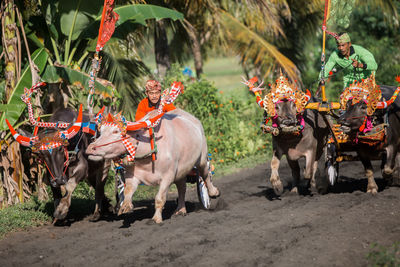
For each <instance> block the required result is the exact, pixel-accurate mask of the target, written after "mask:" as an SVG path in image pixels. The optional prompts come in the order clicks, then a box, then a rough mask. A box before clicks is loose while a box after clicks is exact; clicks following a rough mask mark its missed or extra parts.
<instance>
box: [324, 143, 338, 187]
mask: <svg viewBox="0 0 400 267" xmlns="http://www.w3.org/2000/svg"><path fill="white" fill-rule="evenodd" d="M325 160H326V161H325V174H326V177H327V178H328V180H329V184H330V185H331V186H333V185H334V184H335V183H336V181H337V179H338V177H339V163H338V162H337V161H336V147H335V145H334V144H328V145H327V146H326V148H325Z"/></svg>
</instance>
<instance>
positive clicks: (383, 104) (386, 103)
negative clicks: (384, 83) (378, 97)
mask: <svg viewBox="0 0 400 267" xmlns="http://www.w3.org/2000/svg"><path fill="white" fill-rule="evenodd" d="M399 92H400V86H399V87H397V89H396V91H394V93H393V96H392V97H391V98H390V99H389V100H387V101H380V102H378V104H377V105H376V108H377V109H384V108H387V107H388V106H390V105H391V104H392V103H393V102H394V100H396V97H397V95H398V94H399Z"/></svg>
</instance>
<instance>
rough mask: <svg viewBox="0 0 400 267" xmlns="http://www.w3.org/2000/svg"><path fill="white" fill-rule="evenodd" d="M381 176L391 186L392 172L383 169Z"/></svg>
mask: <svg viewBox="0 0 400 267" xmlns="http://www.w3.org/2000/svg"><path fill="white" fill-rule="evenodd" d="M382 178H383V179H384V180H385V181H386V183H387V185H388V186H392V185H393V172H390V173H389V172H387V171H386V170H384V171H383V172H382Z"/></svg>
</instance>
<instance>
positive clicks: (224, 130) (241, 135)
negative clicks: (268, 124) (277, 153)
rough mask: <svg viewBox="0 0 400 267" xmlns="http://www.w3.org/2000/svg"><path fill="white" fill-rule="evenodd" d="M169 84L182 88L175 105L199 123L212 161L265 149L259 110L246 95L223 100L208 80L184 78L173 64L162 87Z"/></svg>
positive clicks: (266, 141)
mask: <svg viewBox="0 0 400 267" xmlns="http://www.w3.org/2000/svg"><path fill="white" fill-rule="evenodd" d="M173 81H181V82H183V84H184V85H185V91H184V94H182V95H180V96H179V97H178V98H177V100H176V103H175V104H176V106H178V107H180V108H182V109H184V110H186V111H188V112H190V113H191V114H193V115H194V116H195V117H197V118H198V119H199V120H200V121H201V122H202V124H203V127H204V131H205V135H206V137H207V144H208V150H209V152H210V153H212V154H213V159H214V160H215V161H216V162H219V163H229V162H234V161H237V160H239V159H241V158H244V157H247V156H251V155H257V154H264V153H266V151H267V150H269V149H268V148H267V147H269V144H270V136H269V135H265V134H263V133H262V131H261V130H260V127H259V124H260V122H261V119H262V111H261V110H260V108H259V107H258V106H257V105H256V104H255V101H254V98H252V97H251V96H250V95H249V97H248V98H246V99H238V98H237V97H234V98H232V99H224V98H223V97H222V94H223V92H218V89H217V88H216V87H215V86H214V85H213V84H212V83H211V82H210V81H207V80H205V79H201V80H199V81H196V80H193V79H192V78H190V77H187V76H184V75H183V74H182V69H181V68H179V67H178V66H176V65H174V66H173V67H172V68H171V70H170V71H169V73H168V74H167V76H166V79H165V84H164V85H165V86H169V85H170V84H171V83H172V82H173Z"/></svg>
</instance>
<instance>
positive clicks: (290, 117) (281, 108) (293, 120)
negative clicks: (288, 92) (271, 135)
mask: <svg viewBox="0 0 400 267" xmlns="http://www.w3.org/2000/svg"><path fill="white" fill-rule="evenodd" d="M275 110H276V115H275V118H276V123H277V125H278V126H279V127H282V128H283V127H290V126H295V125H296V124H297V109H296V105H295V103H294V101H291V100H287V99H284V100H282V101H278V102H277V103H276V104H275Z"/></svg>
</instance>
